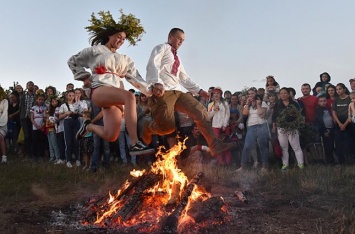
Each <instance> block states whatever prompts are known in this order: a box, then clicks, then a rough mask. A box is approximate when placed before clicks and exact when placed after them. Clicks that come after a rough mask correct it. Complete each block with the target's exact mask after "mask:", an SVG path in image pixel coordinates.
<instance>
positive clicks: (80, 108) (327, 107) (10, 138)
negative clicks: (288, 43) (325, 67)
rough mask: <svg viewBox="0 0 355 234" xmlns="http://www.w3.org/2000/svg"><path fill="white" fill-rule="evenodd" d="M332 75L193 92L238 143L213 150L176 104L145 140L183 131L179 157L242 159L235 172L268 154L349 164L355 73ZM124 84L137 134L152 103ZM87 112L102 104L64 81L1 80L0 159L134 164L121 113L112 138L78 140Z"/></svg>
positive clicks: (353, 150)
mask: <svg viewBox="0 0 355 234" xmlns="http://www.w3.org/2000/svg"><path fill="white" fill-rule="evenodd" d="M330 82H331V77H330V75H329V74H328V73H326V72H324V73H322V74H320V81H319V82H317V83H316V84H315V85H314V86H313V87H312V86H311V85H310V84H307V83H304V84H303V85H302V86H301V87H282V86H280V84H279V83H278V82H277V81H276V79H275V78H274V77H273V76H267V77H266V84H265V87H260V88H254V87H253V88H248V89H245V90H243V91H235V92H234V91H230V90H225V91H223V90H222V88H220V87H218V86H216V87H210V88H209V93H210V99H209V100H206V99H205V98H202V97H198V96H197V97H196V99H198V101H200V102H201V103H202V104H203V105H204V106H205V107H206V109H207V111H208V116H209V119H210V120H211V125H212V128H213V131H214V133H215V134H216V136H217V137H218V138H219V139H220V140H222V141H226V142H230V141H234V142H236V143H237V147H236V148H235V149H233V150H231V151H227V152H225V153H223V154H220V155H216V157H215V158H212V157H211V155H210V152H209V148H208V146H207V144H206V141H205V140H204V139H203V137H202V135H201V134H200V133H199V129H198V127H197V126H196V124H195V123H194V121H193V119H192V118H191V117H189V116H188V115H186V114H184V113H181V112H178V111H176V113H175V120H176V131H175V132H174V133H172V134H169V135H166V136H153V139H152V142H151V147H153V148H155V149H157V148H158V146H159V145H164V146H165V147H166V148H167V149H169V147H171V146H172V145H173V144H175V143H176V141H178V140H183V139H185V137H186V136H188V137H189V139H188V141H187V142H186V145H187V149H186V150H185V151H184V152H183V153H182V155H181V161H183V162H184V163H185V164H189V163H191V164H194V165H196V163H197V164H199V165H201V164H203V163H205V162H207V161H209V162H214V163H215V164H216V165H219V166H231V167H235V168H236V169H237V167H238V166H240V167H239V169H237V170H236V172H242V171H243V170H245V169H246V168H248V167H253V168H258V167H260V168H261V170H262V171H264V172H267V170H268V168H269V164H270V162H279V163H280V164H281V165H280V167H281V170H282V171H287V170H288V169H289V167H290V166H293V165H292V164H293V162H295V163H294V165H295V166H296V167H298V168H299V169H303V168H304V165H307V164H312V163H324V164H340V165H343V164H353V163H354V161H355V144H353V143H354V142H355V79H350V80H349V85H350V88H351V91H349V89H348V88H347V85H345V84H344V83H337V84H336V85H333V84H331V83H330ZM296 90H300V91H301V93H302V95H301V96H300V97H299V98H295V97H296ZM130 91H131V92H132V93H134V94H135V96H136V102H137V119H138V123H137V124H138V127H137V129H138V137H139V138H142V126H143V123H144V122H147V121H148V122H149V121H152V120H153V116H152V115H151V111H150V108H151V104H150V103H149V101H148V100H149V98H148V97H146V96H145V95H144V94H143V93H139V92H137V91H135V90H133V89H131V90H130ZM85 120H91V122H92V123H93V124H97V125H104V122H103V118H102V112H101V109H100V108H97V107H95V106H93V104H92V102H91V101H90V99H89V98H88V97H87V96H86V94H85V92H84V90H83V89H81V88H74V85H73V84H67V86H66V91H64V92H63V93H59V92H58V91H57V89H56V88H55V87H53V86H48V87H46V88H44V89H41V88H39V87H37V86H36V85H35V84H34V83H33V82H32V81H29V82H27V84H26V87H25V89H23V88H22V86H21V85H19V84H17V85H15V86H14V87H11V88H10V89H9V90H7V91H6V92H5V90H4V89H2V88H0V150H1V153H2V158H1V160H2V161H1V162H2V163H7V162H8V160H11V158H10V157H9V158H8V156H9V155H20V157H21V158H22V159H23V160H26V161H31V162H44V161H48V162H50V163H54V164H56V165H60V164H63V165H66V166H67V167H68V168H71V167H73V166H74V165H75V166H76V167H82V168H83V170H87V171H92V172H95V171H96V170H97V168H98V167H100V166H102V167H105V168H107V167H109V166H110V164H111V163H112V162H113V161H116V162H117V161H120V162H121V164H122V166H127V165H128V164H131V165H133V166H136V165H137V163H138V159H137V157H136V156H132V155H129V150H128V146H129V145H130V139H129V135H128V134H127V132H126V128H125V124H124V121H122V124H121V129H120V134H119V137H118V139H117V140H116V141H115V142H107V141H105V140H103V139H101V138H100V137H99V136H97V135H96V134H93V133H88V134H86V135H85V137H84V138H83V139H81V140H80V141H79V142H78V141H77V140H76V138H75V135H76V133H77V131H78V129H79V128H80V126H81V124H82V123H83V121H85ZM289 146H290V147H289ZM8 152H12V153H10V154H9V153H8ZM290 156H294V157H290ZM139 158H140V159H139V160H141V161H142V163H143V162H144V163H147V164H151V163H152V162H153V161H154V160H155V157H154V154H152V155H145V156H142V157H139ZM139 162H140V161H139ZM195 168H199V167H198V166H196V167H195Z"/></svg>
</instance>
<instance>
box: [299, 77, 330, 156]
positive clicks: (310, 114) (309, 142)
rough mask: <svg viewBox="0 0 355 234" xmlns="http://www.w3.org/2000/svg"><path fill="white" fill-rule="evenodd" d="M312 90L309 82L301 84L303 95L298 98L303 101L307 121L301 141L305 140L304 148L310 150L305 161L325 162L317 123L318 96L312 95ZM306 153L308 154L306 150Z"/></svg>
mask: <svg viewBox="0 0 355 234" xmlns="http://www.w3.org/2000/svg"><path fill="white" fill-rule="evenodd" d="M311 91H312V89H311V86H310V85H309V84H307V83H305V84H303V85H302V86H301V92H302V94H303V96H302V97H300V98H299V99H298V100H300V101H301V102H302V103H303V107H304V112H305V122H306V127H305V128H304V129H303V130H301V132H303V134H302V133H301V141H302V142H303V146H302V148H303V149H306V151H307V152H309V155H308V156H307V157H305V159H306V160H305V161H306V162H307V163H309V161H308V160H312V161H315V162H325V161H324V155H323V151H322V147H321V144H320V135H319V132H318V130H317V124H316V108H317V106H318V98H317V97H316V96H313V95H311ZM302 135H303V136H302ZM304 155H306V154H305V152H304ZM312 155H313V157H312ZM307 159H308V160H307Z"/></svg>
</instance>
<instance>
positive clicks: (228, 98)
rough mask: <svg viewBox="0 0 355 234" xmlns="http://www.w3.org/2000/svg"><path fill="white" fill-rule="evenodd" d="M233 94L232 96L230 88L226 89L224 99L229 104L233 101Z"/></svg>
mask: <svg viewBox="0 0 355 234" xmlns="http://www.w3.org/2000/svg"><path fill="white" fill-rule="evenodd" d="M231 96H232V93H231V91H229V90H226V91H224V93H223V98H224V101H225V102H227V103H228V104H230V103H231Z"/></svg>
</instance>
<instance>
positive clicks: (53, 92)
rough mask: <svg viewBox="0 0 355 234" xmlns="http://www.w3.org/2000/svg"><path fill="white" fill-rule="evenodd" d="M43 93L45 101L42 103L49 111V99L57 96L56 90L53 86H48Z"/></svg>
mask: <svg viewBox="0 0 355 234" xmlns="http://www.w3.org/2000/svg"><path fill="white" fill-rule="evenodd" d="M44 92H45V93H46V100H45V102H44V103H45V104H46V107H47V109H49V106H50V104H51V97H52V96H54V95H56V94H57V89H56V88H55V87H53V86H48V87H46V89H45V90H44Z"/></svg>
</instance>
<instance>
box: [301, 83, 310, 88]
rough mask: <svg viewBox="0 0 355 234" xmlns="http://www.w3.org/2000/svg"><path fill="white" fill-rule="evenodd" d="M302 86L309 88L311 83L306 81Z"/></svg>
mask: <svg viewBox="0 0 355 234" xmlns="http://www.w3.org/2000/svg"><path fill="white" fill-rule="evenodd" d="M302 86H308V87H309V88H311V85H310V84H308V83H304V84H303V85H302Z"/></svg>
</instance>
